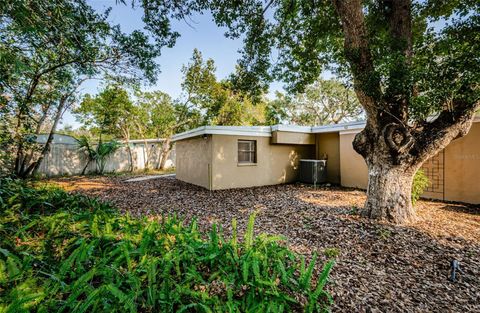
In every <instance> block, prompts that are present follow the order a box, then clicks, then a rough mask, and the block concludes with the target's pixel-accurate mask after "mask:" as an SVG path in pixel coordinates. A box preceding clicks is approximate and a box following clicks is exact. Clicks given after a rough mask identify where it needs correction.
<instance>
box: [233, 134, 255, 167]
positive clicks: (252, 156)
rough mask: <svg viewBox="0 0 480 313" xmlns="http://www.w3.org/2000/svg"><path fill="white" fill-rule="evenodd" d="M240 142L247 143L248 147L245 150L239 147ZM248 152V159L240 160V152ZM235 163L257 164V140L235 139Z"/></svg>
mask: <svg viewBox="0 0 480 313" xmlns="http://www.w3.org/2000/svg"><path fill="white" fill-rule="evenodd" d="M241 143H248V144H249V148H248V149H247V150H245V149H240V144H241ZM241 152H243V153H248V154H249V155H250V157H249V160H248V161H247V160H245V161H241V160H240V153H241ZM237 164H238V165H254V164H257V141H256V140H250V139H238V140H237Z"/></svg>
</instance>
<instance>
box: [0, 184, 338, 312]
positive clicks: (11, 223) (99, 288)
mask: <svg viewBox="0 0 480 313" xmlns="http://www.w3.org/2000/svg"><path fill="white" fill-rule="evenodd" d="M232 224H233V225H232V226H233V235H232V237H231V238H230V239H229V240H227V239H225V238H224V237H223V236H222V231H221V230H218V229H217V227H216V226H213V227H212V230H211V231H210V234H209V235H208V237H207V238H204V237H203V236H202V234H201V233H200V232H199V231H198V230H197V226H196V223H195V221H193V222H192V223H190V224H189V225H188V226H185V225H183V224H182V222H181V221H179V220H178V219H177V218H176V217H169V218H164V217H162V218H152V219H149V220H147V219H133V218H130V217H129V216H128V215H123V214H119V213H117V211H116V210H115V208H113V207H112V206H110V205H109V204H106V203H102V202H99V201H97V200H95V199H92V198H88V197H85V196H82V195H69V194H67V193H65V192H64V191H62V190H59V189H54V188H48V189H45V188H43V189H35V188H31V187H27V186H25V185H23V184H20V183H18V182H17V181H12V180H2V181H0V247H1V248H0V312H29V311H35V312H291V311H299V310H302V309H303V311H305V312H324V311H327V310H328V307H329V305H330V304H331V302H332V298H331V296H330V295H329V294H328V293H327V292H326V291H325V284H326V282H327V278H328V274H329V272H330V270H331V267H332V265H333V262H328V263H327V264H326V265H325V266H324V268H323V271H322V272H321V273H320V276H319V277H318V279H316V283H312V281H314V280H315V279H313V276H314V264H315V258H314V259H313V260H312V261H311V262H310V263H309V264H308V265H306V264H305V262H304V261H303V260H301V259H300V258H299V257H298V256H297V255H296V254H294V253H292V252H291V251H289V250H288V249H287V248H286V247H285V246H284V245H282V244H280V242H279V240H280V238H278V237H272V236H267V235H259V236H254V230H253V224H254V216H251V217H250V220H249V223H248V228H247V232H246V235H245V238H244V240H243V243H241V242H238V240H237V230H236V222H235V221H233V223H232Z"/></svg>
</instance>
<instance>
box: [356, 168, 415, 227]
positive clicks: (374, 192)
mask: <svg viewBox="0 0 480 313" xmlns="http://www.w3.org/2000/svg"><path fill="white" fill-rule="evenodd" d="M415 171H416V169H415V168H405V167H404V166H392V165H388V164H381V163H372V162H369V165H368V188H367V201H366V203H365V207H364V209H363V210H362V211H361V212H360V214H361V215H363V216H365V217H369V218H373V219H378V220H388V221H391V222H394V223H408V222H412V221H414V220H415V211H414V209H413V206H412V182H413V176H414V175H415Z"/></svg>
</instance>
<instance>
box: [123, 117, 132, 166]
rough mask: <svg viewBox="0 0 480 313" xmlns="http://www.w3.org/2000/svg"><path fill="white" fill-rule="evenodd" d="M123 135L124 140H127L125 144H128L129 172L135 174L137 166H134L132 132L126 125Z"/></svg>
mask: <svg viewBox="0 0 480 313" xmlns="http://www.w3.org/2000/svg"><path fill="white" fill-rule="evenodd" d="M122 133H123V140H125V143H126V144H127V153H128V158H129V161H130V162H129V163H130V169H129V171H130V172H133V171H134V170H135V166H134V165H133V152H132V147H130V130H129V129H128V125H124V126H123V127H122Z"/></svg>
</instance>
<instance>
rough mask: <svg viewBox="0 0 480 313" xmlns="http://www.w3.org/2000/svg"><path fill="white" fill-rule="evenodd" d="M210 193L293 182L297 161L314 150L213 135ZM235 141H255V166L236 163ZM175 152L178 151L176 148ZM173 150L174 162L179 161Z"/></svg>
mask: <svg viewBox="0 0 480 313" xmlns="http://www.w3.org/2000/svg"><path fill="white" fill-rule="evenodd" d="M212 138H213V140H212V151H213V162H212V174H213V175H212V187H213V189H228V188H241V187H252V186H264V185H275V184H281V183H287V182H292V181H295V180H296V179H297V174H298V161H299V160H300V159H302V158H312V157H314V156H315V146H314V145H311V146H305V145H285V144H282V145H275V144H271V143H270V140H271V138H270V137H249V136H227V135H213V137H212ZM239 139H246V140H256V141H257V163H256V164H255V165H241V164H238V162H237V158H238V156H237V149H238V147H237V142H238V140H239ZM177 149H178V148H177ZM178 153H179V152H178V150H177V159H179V158H180V155H179V154H178Z"/></svg>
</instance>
